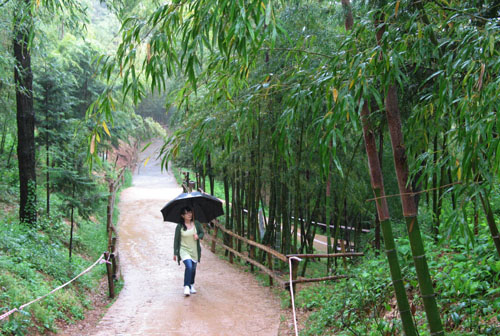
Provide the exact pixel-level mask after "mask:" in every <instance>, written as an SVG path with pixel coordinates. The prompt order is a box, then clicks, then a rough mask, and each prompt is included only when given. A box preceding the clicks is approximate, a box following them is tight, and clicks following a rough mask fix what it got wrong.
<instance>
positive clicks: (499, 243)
mask: <svg viewBox="0 0 500 336" xmlns="http://www.w3.org/2000/svg"><path fill="white" fill-rule="evenodd" d="M479 198H480V199H481V203H482V204H483V209H484V213H485V214H486V222H487V223H488V228H489V229H490V233H491V237H492V239H493V243H495V247H496V249H497V253H498V255H499V256H500V234H499V233H498V227H497V225H496V223H495V217H494V216H493V211H492V210H491V203H490V201H489V199H488V195H487V194H486V193H482V192H480V193H479Z"/></svg>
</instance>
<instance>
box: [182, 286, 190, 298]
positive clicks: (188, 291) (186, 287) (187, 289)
mask: <svg viewBox="0 0 500 336" xmlns="http://www.w3.org/2000/svg"><path fill="white" fill-rule="evenodd" d="M189 294H191V293H190V290H189V286H184V295H185V296H189Z"/></svg>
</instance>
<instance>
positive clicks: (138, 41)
mask: <svg viewBox="0 0 500 336" xmlns="http://www.w3.org/2000/svg"><path fill="white" fill-rule="evenodd" d="M13 3H14V2H6V5H4V6H13ZM108 5H109V7H110V8H112V9H113V10H114V11H115V13H117V15H116V17H117V20H118V21H117V22H119V23H118V24H117V25H116V26H113V27H106V29H108V28H109V30H106V29H97V30H96V31H98V32H101V33H102V32H104V31H107V32H110V31H116V30H113V29H116V28H117V27H118V26H120V24H121V27H122V28H121V31H120V33H117V35H118V36H120V37H121V40H119V41H117V42H116V44H114V45H113V47H110V46H106V47H105V48H104V49H107V48H109V49H107V50H105V52H103V50H102V49H101V50H99V49H98V50H96V52H95V53H92V52H89V54H88V55H86V56H84V57H83V59H82V62H83V63H84V64H87V65H88V66H89V67H94V66H96V67H98V69H99V70H100V72H101V74H103V75H104V76H103V77H101V78H104V79H102V80H101V79H99V78H98V77H94V76H93V75H89V76H88V77H81V78H88V79H92V80H95V81H96V88H95V90H94V91H93V92H92V94H91V95H90V96H91V97H89V99H88V100H86V101H85V102H84V103H82V105H80V110H79V111H80V112H79V114H78V117H79V118H80V119H79V120H77V121H75V123H76V124H77V125H78V126H79V127H77V128H78V129H81V128H83V127H80V126H81V125H85V129H84V130H82V133H81V134H82V139H85V141H82V140H80V141H79V142H78V143H79V144H80V145H82V146H83V147H80V148H78V150H76V149H75V150H70V151H68V153H81V154H82V155H84V156H85V153H87V154H90V155H91V156H93V158H94V160H98V159H99V155H100V156H101V157H103V156H104V157H105V154H103V153H105V148H106V146H105V144H106V143H107V141H103V140H102V139H107V137H111V139H110V141H112V138H113V137H117V138H116V139H118V134H120V130H123V133H124V134H131V133H132V132H131V127H139V128H138V129H140V126H137V125H138V124H141V119H140V118H135V117H133V118H130V112H131V111H132V110H133V107H132V105H133V103H136V104H138V103H139V102H141V101H142V103H141V105H138V107H137V108H139V109H140V108H141V106H142V107H143V108H144V109H146V106H147V104H153V102H154V101H160V102H162V101H163V100H165V103H166V106H168V107H169V109H170V107H171V106H175V108H171V109H170V112H171V114H170V125H171V127H172V128H173V129H174V130H175V131H174V133H173V134H172V136H171V137H169V138H168V139H166V144H165V147H164V148H163V154H164V165H165V167H166V166H167V163H168V162H169V161H170V160H175V163H176V165H178V166H180V167H184V168H191V169H193V170H194V171H196V172H198V173H199V176H200V178H199V179H200V185H203V188H204V189H205V187H206V186H207V188H206V190H208V191H211V192H212V193H213V192H214V191H215V186H216V181H217V180H219V181H220V182H221V183H222V185H223V188H222V189H223V194H224V195H220V196H221V197H223V198H225V199H228V200H231V204H232V206H231V207H230V208H229V205H228V207H227V208H226V216H225V218H224V219H223V223H224V224H225V226H226V227H227V228H230V229H233V230H235V231H237V232H239V233H241V234H245V235H246V236H248V237H249V238H251V239H254V240H257V241H261V242H263V243H265V244H268V245H271V246H273V247H274V248H276V249H278V250H280V251H281V252H283V253H286V254H288V253H296V252H313V251H314V249H313V240H314V236H315V234H316V233H322V234H324V235H326V236H327V237H328V241H327V244H328V251H329V252H332V251H335V250H336V249H338V248H339V242H340V241H341V240H342V241H347V242H353V243H354V244H353V245H354V248H355V249H357V250H359V251H364V252H365V254H366V257H365V258H364V259H363V260H362V261H360V263H359V264H354V265H352V266H351V268H350V269H348V270H342V269H339V268H338V267H336V266H337V265H336V264H333V265H332V264H330V262H328V264H327V270H328V272H329V273H332V272H341V273H342V272H346V273H347V274H349V275H350V276H351V277H350V279H348V280H342V281H340V282H338V283H335V284H324V285H319V286H317V287H310V288H306V289H304V290H302V291H301V292H300V293H299V294H298V304H299V306H300V307H302V309H304V310H305V311H307V312H308V313H307V315H308V323H306V327H305V329H304V330H303V331H302V333H303V334H310V335H321V334H339V335H342V334H346V335H367V334H374V335H380V334H382V335H390V334H395V335H397V334H401V333H403V330H404V333H405V334H407V335H416V334H420V335H428V334H429V333H433V334H436V335H437V334H443V333H444V332H447V333H450V334H454V335H470V334H474V335H478V334H485V335H487V334H492V335H493V334H496V333H498V331H499V329H500V325H499V318H500V316H499V314H500V294H499V293H500V289H499V288H498V283H499V271H500V261H499V253H500V237H499V234H498V228H497V224H496V223H497V222H498V216H499V214H500V209H499V207H500V197H499V193H498V168H499V162H500V160H499V154H500V141H499V135H498V128H499V125H500V122H499V118H498V106H499V90H500V86H499V84H500V83H499V78H498V73H499V70H500V57H498V56H499V52H498V50H500V49H499V34H498V31H499V16H500V15H499V10H500V9H499V3H498V1H487V0H484V1H470V2H468V1H444V0H438V1H432V2H425V3H423V2H419V1H374V2H366V1H347V0H343V1H339V2H336V1H312V0H311V1H307V0H303V1H299V0H297V1H274V2H273V1H222V0H220V1H217V0H205V1H202V0H198V1H189V2H186V1H173V2H172V3H166V4H158V3H156V2H154V1H153V2H151V3H148V4H146V5H145V4H142V3H141V4H139V3H138V2H136V1H123V2H109V3H108ZM37 8H39V7H37ZM40 8H41V7H40ZM12 10H14V7H12ZM49 10H50V8H49ZM54 10H55V9H54ZM77 12H78V10H75V12H72V14H71V15H77V14H75V13H77ZM6 13H7V11H2V15H4V14H5V20H4V21H2V22H4V24H5V25H6V26H8V27H10V26H9V24H10V23H11V21H9V18H11V17H9V16H8V15H7V14H6ZM62 13H64V11H63V12H62ZM10 14H11V15H13V13H12V12H11V13H10ZM131 14H133V15H131ZM91 17H92V20H95V19H96V18H97V17H98V15H95V14H94V15H93V16H91ZM42 18H43V15H40V22H38V21H37V24H38V25H40V27H46V29H47V31H50V29H52V33H53V36H54V37H53V39H54V41H53V42H54V45H57V44H59V43H63V42H64V40H65V39H63V38H58V36H59V37H60V36H67V35H70V34H69V33H68V32H67V31H66V32H64V33H62V32H61V30H62V29H61V27H63V24H62V23H59V24H55V22H54V20H52V21H51V22H50V24H49V23H47V22H46V23H43V20H42ZM92 20H91V22H92ZM61 21H63V22H67V21H69V22H75V24H74V26H75V29H76V31H80V28H81V27H80V26H79V24H81V22H80V21H79V20H73V21H72V20H68V19H66V20H64V19H63V15H61ZM103 22H105V23H107V24H110V21H109V20H103ZM93 23H95V22H93ZM70 26H71V25H70ZM87 26H88V27H90V24H88V25H87ZM4 31H9V30H4ZM88 31H90V29H89V30H88ZM96 34H97V33H96ZM75 35H76V36H78V34H76V33H75ZM34 36H35V38H34V39H33V41H34V43H33V46H35V45H36V46H38V44H39V45H40V47H37V49H32V50H33V55H34V60H35V61H36V58H35V55H36V54H35V50H36V52H40V54H39V55H38V56H37V57H40V64H43V61H45V60H47V59H50V58H48V57H47V55H50V53H48V54H44V53H43V50H44V48H42V47H41V46H42V45H43V43H42V42H41V41H39V43H38V44H37V43H35V42H37V39H36V36H39V34H34ZM46 36H50V34H47V35H46ZM70 36H71V35H70ZM86 39H87V40H88V37H87V38H86ZM96 40H98V41H102V40H103V39H99V38H97V39H96ZM5 41H7V42H6V44H5V45H3V47H2V48H4V49H2V52H3V54H2V55H3V56H4V57H3V58H2V62H3V64H5V67H4V68H5V72H4V73H5V74H6V76H5V79H4V76H2V80H3V81H6V84H9V82H8V79H9V78H11V77H12V76H11V77H9V76H8V74H12V66H13V64H14V63H13V62H14V61H13V60H12V58H11V56H10V55H11V52H9V51H11V50H9V44H8V43H10V42H8V41H10V40H9V38H8V37H6V38H5ZM96 44H97V43H96ZM115 48H116V49H115ZM56 49H57V48H56ZM70 49H71V48H69V47H68V49H66V48H62V49H61V48H59V49H57V50H59V51H58V54H59V53H60V52H61V51H60V50H70ZM75 49H78V51H77V52H75V54H71V55H79V53H80V52H82V49H84V48H82V47H81V46H78V48H75ZM110 50H116V53H113V52H109V51H110ZM99 54H101V55H104V56H102V57H96V58H95V59H96V60H97V62H96V63H91V61H90V60H91V59H93V56H97V55H99ZM60 58H61V60H64V61H65V62H62V63H63V64H64V63H66V62H69V61H68V60H71V62H69V64H70V66H69V68H64V67H63V65H61V69H60V70H61V71H62V70H63V69H64V70H65V71H62V72H61V73H64V75H61V76H56V77H57V80H56V79H54V81H56V82H57V81H60V80H61V79H62V78H65V76H69V75H67V74H68V73H72V71H75V70H74V69H75V68H77V69H80V68H84V67H83V65H81V64H79V65H78V67H75V66H74V61H75V59H78V58H77V57H74V56H71V57H63V56H61V57H60ZM42 60H43V61H42ZM9 62H10V63H9ZM54 64H57V62H55V61H52V62H48V65H50V66H53V65H54ZM4 68H2V69H4ZM39 69H43V67H42V66H40V67H39ZM69 69H72V71H68V70H69ZM2 71H4V70H2ZM9 71H11V72H9ZM39 71H40V70H39ZM94 71H95V68H92V70H89V72H88V74H94ZM53 73H54V72H53V71H52V70H51V69H47V71H46V72H39V73H38V75H37V72H35V71H34V74H35V81H34V83H35V85H40V88H41V89H39V92H44V91H43V81H45V80H48V79H47V78H50V77H51V74H53ZM42 74H43V75H42ZM37 76H40V77H39V80H38V81H39V84H36V83H37ZM81 76H84V75H83V74H82V75H81ZM78 78H79V79H80V77H78ZM99 81H101V82H99ZM65 83H66V84H61V86H60V88H61V89H64V90H66V89H67V88H69V87H75V86H76V87H78V84H81V83H82V81H81V80H74V79H73V80H71V79H68V82H65ZM75 83H76V84H75ZM70 84H71V85H70ZM99 84H100V85H99ZM3 86H5V87H6V88H10V96H9V94H8V93H9V90H8V89H4V90H2V92H3V93H2V94H3V95H2V97H4V96H5V97H4V98H3V99H4V101H5V106H6V107H10V108H11V110H10V111H11V114H10V119H9V117H8V116H9V113H6V117H5V122H4V124H3V125H6V126H4V133H3V134H5V136H4V137H3V138H2V139H5V140H4V141H2V143H4V142H5V144H6V145H5V148H14V147H13V146H14V144H15V141H16V136H15V133H14V132H15V124H14V123H13V115H14V114H13V106H15V105H14V102H13V99H14V98H13V92H14V91H13V90H14V88H13V84H12V83H10V86H9V85H3ZM36 87H37V86H35V88H36ZM88 87H89V86H86V87H85V89H87V88H88ZM77 92H78V91H77ZM82 92H84V91H79V93H75V94H74V97H78V98H79V99H81V98H82V97H88V96H86V95H83V94H82ZM152 92H155V95H152ZM163 94H168V96H163V97H162V95H163ZM56 96H57V97H58V98H60V97H62V96H63V95H61V94H58V95H56ZM151 96H153V97H156V98H155V100H153V99H150V98H151ZM40 97H44V96H43V94H41V95H40ZM128 97H130V98H128ZM158 97H162V98H158ZM9 99H10V100H9ZM39 101H40V103H39V106H40V107H39V108H40V110H39V112H38V113H37V115H39V116H44V114H43V111H44V110H43V107H42V106H43V104H42V103H41V102H45V104H47V102H48V101H49V100H47V99H46V100H43V99H42V98H40V99H39ZM9 102H10V103H9ZM35 102H36V100H35ZM122 102H123V103H122ZM74 104H75V106H78V103H74ZM55 105H56V106H62V103H60V102H58V103H55ZM35 106H37V105H36V104H35ZM117 107H118V108H117ZM7 110H8V109H5V111H7ZM46 110H47V111H48V110H49V109H46ZM50 110H52V109H50ZM54 110H57V109H54ZM68 110H69V109H64V111H65V112H66V113H67V111H68ZM76 110H77V109H75V111H76ZM85 111H86V116H87V118H85V119H83V116H84V114H85ZM160 114H161V115H160ZM160 114H156V115H155V117H156V119H157V120H158V121H160V122H166V121H167V120H166V119H165V114H164V113H163V112H162V113H160ZM132 115H134V114H132ZM47 116H48V114H47ZM50 119H51V117H50V116H49V117H48V118H42V117H40V125H39V128H38V130H39V134H45V133H46V134H50V132H45V133H43V126H42V123H41V121H43V122H47V121H48V120H50ZM76 119H78V118H76ZM52 120H56V118H54V119H52ZM59 120H71V118H69V115H65V118H60V119H59ZM131 120H132V122H131ZM9 121H10V122H9ZM133 121H135V122H137V123H138V124H136V123H133ZM109 125H112V126H113V127H110V126H109ZM141 125H144V124H141ZM46 128H47V129H50V127H49V126H46ZM53 129H62V128H61V127H55V126H54V128H53ZM69 129H70V128H69ZM72 132H73V133H72ZM72 132H70V133H71V134H72V135H73V136H75V135H74V134H77V133H78V132H75V131H74V128H73V129H72ZM136 132H139V131H136ZM57 133H60V132H57ZM51 136H53V137H54V140H55V139H56V137H55V136H56V135H55V134H54V135H48V136H47V135H46V136H45V139H49V138H50V137H51ZM57 136H58V135H57ZM123 138H126V136H125V135H123V136H122V139H123ZM40 139H43V137H40ZM115 141H116V140H115ZM66 142H67V141H66ZM41 143H43V142H41ZM48 143H49V141H45V143H44V144H45V147H44V146H42V145H39V150H40V151H41V152H42V153H45V154H46V153H47V152H50V150H47V148H50V146H48V145H46V144H48ZM54 143H62V141H61V140H59V141H57V140H55V141H54ZM2 148H3V146H2ZM89 148H90V149H89ZM7 153H12V151H9V150H6V151H5V153H4V152H2V155H5V156H6V157H7V159H6V160H5V161H6V162H8V163H11V160H9V159H8V158H10V157H11V154H7ZM367 156H368V159H369V160H368V162H369V165H368V167H367V164H366V162H367V160H366V157H367ZM38 157H43V156H40V155H39V156H38ZM67 157H68V156H67V155H66V156H65V159H66V158H67ZM51 160H52V162H57V161H54V160H55V159H51ZM46 162H47V161H46ZM81 162H83V161H81ZM97 162H99V160H98V161H97ZM45 166H50V164H45ZM71 166H72V167H76V166H78V165H76V166H75V164H73V165H71ZM103 166H106V164H104V165H103ZM55 167H57V164H56V165H55ZM81 167H83V164H82V166H81ZM38 168H39V171H40V172H43V171H44V170H43V164H42V162H40V164H39V167H38ZM3 171H8V170H3ZM45 171H49V170H47V169H45ZM395 173H396V174H395ZM40 174H41V173H40ZM54 174H55V171H54ZM8 176H10V178H11V181H12V183H11V184H7V183H6V184H5V185H6V187H5V188H6V189H7V190H8V187H7V185H9V186H10V187H9V188H10V194H11V195H14V194H16V190H15V188H13V187H12V186H13V185H15V184H14V182H16V179H17V176H16V171H15V170H14V169H12V170H11V173H10V174H9V175H8ZM54 176H56V175H54ZM46 180H48V179H47V178H46ZM205 180H207V181H208V184H206V183H205ZM70 185H71V184H70ZM73 185H76V184H73ZM82 185H85V183H82ZM60 189H61V190H62V188H60ZM70 189H71V188H70ZM37 190H40V189H37ZM37 192H39V191H37ZM415 192H416V194H415ZM374 195H375V196H376V198H377V202H375V201H374V200H373V197H374ZM385 195H389V196H388V197H385ZM392 195H395V196H392ZM37 199H40V197H38V198H37ZM68 199H70V198H69V197H66V196H61V204H62V203H63V202H64V200H68ZM400 202H401V203H400ZM227 204H229V203H227ZM400 204H402V206H400ZM375 205H377V206H375ZM46 208H47V209H46V210H45V212H49V211H48V207H46ZM65 208H66V209H68V207H65ZM259 208H262V209H264V211H265V213H266V217H267V222H266V227H265V231H264V232H263V233H261V232H260V231H259V230H258V229H257V228H258V226H257V223H258V210H259ZM243 209H246V210H247V211H248V215H247V216H243V215H242V214H243ZM389 209H390V214H389ZM37 213H43V211H42V210H40V211H37ZM79 213H81V214H82V216H83V217H85V211H84V210H83V208H82V210H79ZM301 219H302V220H301ZM315 221H316V222H322V223H327V224H329V225H327V226H326V230H325V231H324V232H323V231H322V228H320V227H319V226H317V225H313V222H315ZM7 223H8V224H7ZM37 223H43V220H42V219H39V220H38V221H37ZM5 225H9V226H15V227H21V228H22V229H18V230H20V231H19V232H17V231H15V230H13V229H8V230H2V232H14V233H12V234H13V235H20V234H26V232H28V231H29V232H33V231H30V230H32V229H27V228H24V227H23V226H19V224H18V223H16V220H15V219H14V217H11V219H10V221H8V222H7V221H6V224H5ZM37 225H39V224H37ZM49 226H50V225H49ZM28 227H29V226H28ZM343 227H344V228H345V227H351V228H353V229H354V230H345V229H342V228H343ZM362 229H369V230H370V233H368V234H362ZM9 230H10V231H9ZM16 230H17V229H16ZM26 230H28V231H26ZM44 231H50V230H48V229H44ZM351 231H354V232H351ZM37 232H38V231H37ZM299 232H300V233H301V234H300V235H299ZM32 235H33V236H35V237H36V239H39V236H38V235H37V234H32ZM28 236H29V235H28ZM9 241H11V240H9ZM382 245H384V247H385V248H384V247H382ZM348 246H350V245H348ZM4 250H5V251H12V250H13V248H12V247H6V248H3V249H2V251H4ZM383 250H385V252H386V254H387V256H384V255H383V254H384V253H383ZM2 253H4V252H2ZM11 253H12V252H9V254H11ZM16 257H17V256H16ZM28 258H29V256H28V257H27V258H26V259H23V261H25V262H27V261H26V260H27V259H28ZM306 265H307V263H305V264H304V266H303V268H302V271H303V273H304V274H305V273H306V271H307V269H312V268H313V267H312V266H311V267H307V266H306ZM10 267H11V268H14V267H13V266H10ZM388 271H389V272H388ZM9 298H10V297H9ZM397 308H399V311H400V312H401V314H399V313H397V310H398V309H397ZM68 315H71V314H68ZM67 318H72V317H71V316H70V317H67ZM48 319H49V320H50V318H48ZM26 320H28V319H27V318H26V319H25V322H26ZM30 321H31V320H30ZM9 323H10V322H9ZM16 323H18V324H19V326H17V325H13V326H11V325H9V326H8V327H9V328H11V329H12V330H16V329H15V328H23V323H22V322H16ZM29 323H32V322H29ZM38 325H39V324H38ZM48 325H50V323H49V324H48ZM4 326H5V325H2V327H4ZM39 327H40V325H39ZM47 328H50V326H49V327H47Z"/></svg>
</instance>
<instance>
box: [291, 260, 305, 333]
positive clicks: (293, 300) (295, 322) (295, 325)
mask: <svg viewBox="0 0 500 336" xmlns="http://www.w3.org/2000/svg"><path fill="white" fill-rule="evenodd" d="M292 259H295V260H298V261H301V260H302V259H300V258H297V257H290V258H288V266H289V267H290V295H291V297H292V309H293V310H292V311H293V326H294V328H295V336H299V329H298V328H297V316H296V314H295V298H294V296H293V280H292Z"/></svg>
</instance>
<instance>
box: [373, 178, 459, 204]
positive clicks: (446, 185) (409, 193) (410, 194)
mask: <svg viewBox="0 0 500 336" xmlns="http://www.w3.org/2000/svg"><path fill="white" fill-rule="evenodd" d="M462 183H463V182H462V181H458V182H453V183H450V184H445V185H442V186H440V187H437V188H430V189H425V190H420V191H414V192H408V193H401V194H392V195H384V196H380V197H374V198H369V199H367V200H366V201H365V202H371V201H376V200H379V199H382V198H389V197H396V196H415V195H418V194H422V193H425V192H428V191H432V190H439V189H443V188H448V187H451V186H452V185H455V184H462Z"/></svg>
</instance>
